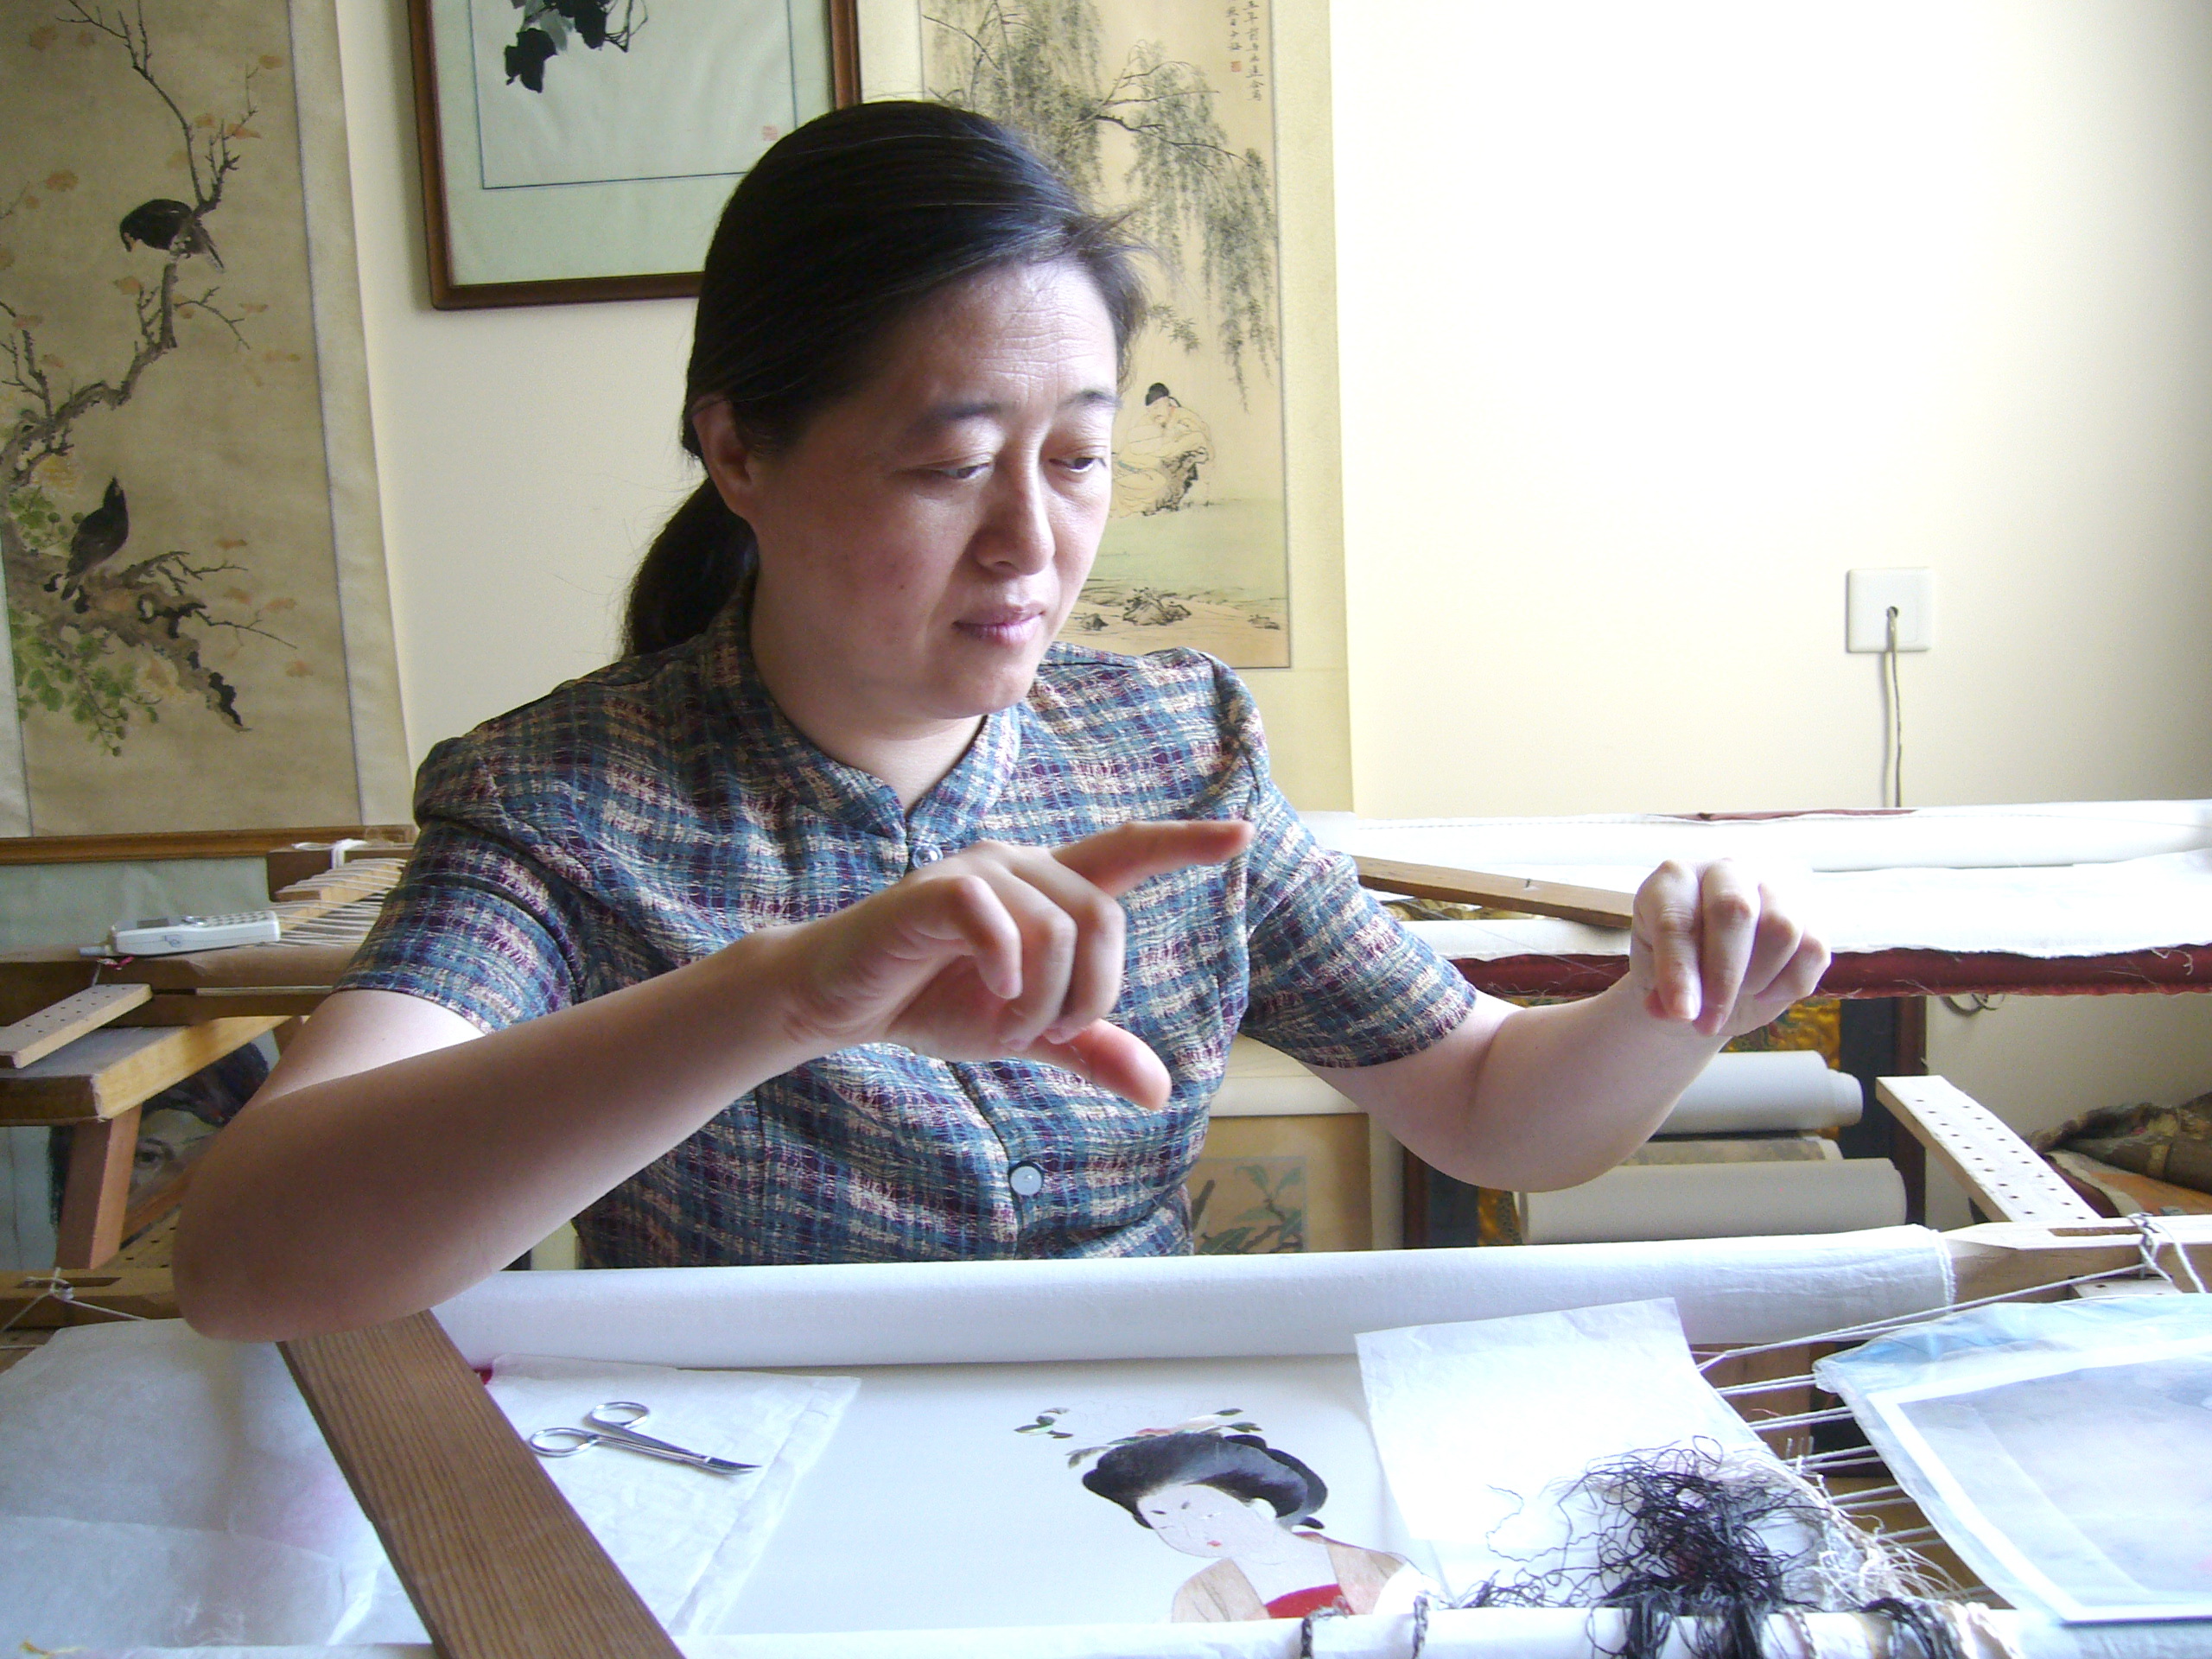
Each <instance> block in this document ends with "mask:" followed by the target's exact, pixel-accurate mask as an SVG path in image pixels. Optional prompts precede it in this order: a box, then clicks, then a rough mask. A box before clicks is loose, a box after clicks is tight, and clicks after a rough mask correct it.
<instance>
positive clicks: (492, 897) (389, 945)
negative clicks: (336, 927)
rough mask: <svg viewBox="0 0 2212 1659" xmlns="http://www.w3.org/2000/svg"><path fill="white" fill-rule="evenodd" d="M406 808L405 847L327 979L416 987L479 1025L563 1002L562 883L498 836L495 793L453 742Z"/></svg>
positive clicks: (500, 818) (383, 987) (410, 991)
mask: <svg viewBox="0 0 2212 1659" xmlns="http://www.w3.org/2000/svg"><path fill="white" fill-rule="evenodd" d="M415 811H416V820H417V822H419V823H421V825H422V836H421V838H420V839H419V840H418V841H417V842H416V846H415V852H414V855H413V856H412V857H411V858H410V859H409V860H408V863H407V869H406V873H405V874H404V875H402V876H401V878H400V880H399V885H398V886H397V887H396V888H394V889H393V891H392V893H391V897H390V898H388V899H385V903H384V906H383V907H382V908H381V910H380V911H379V912H378V918H377V922H376V925H375V926H374V927H372V929H371V930H370V931H369V936H368V938H367V939H366V940H365V941H364V942H363V944H362V946H361V949H360V950H359V952H357V953H356V955H355V956H354V958H353V963H352V964H351V965H350V966H349V967H348V968H347V969H346V973H345V975H344V976H343V977H342V978H341V979H340V981H339V984H338V988H339V989H340V990H346V991H398V992H401V993H403V994H404V995H409V996H419V997H421V998H423V1000H424V1001H430V1002H435V1003H436V1004H438V1005H439V1006H440V1007H445V1008H450V1009H451V1010H452V1011H453V1012H454V1013H455V1014H459V1015H461V1018H462V1019H464V1020H467V1021H468V1022H469V1023H470V1024H471V1025H474V1026H475V1027H477V1028H478V1029H479V1030H481V1031H487V1032H488V1031H497V1030H499V1029H501V1028H502V1027H507V1026H512V1025H519V1024H520V1023H521V1022H522V1021H524V1020H534V1019H536V1018H537V1016H538V1015H540V1014H550V1013H551V1012H552V1011H553V1010H554V1009H556V1008H561V1007H567V1006H568V1005H569V1003H570V1002H572V1001H575V1000H576V994H575V986H576V984H577V982H578V980H579V977H580V975H579V970H578V966H577V962H576V958H575V949H574V946H575V931H574V929H573V928H572V927H571V926H570V925H569V921H568V918H567V916H566V914H565V908H566V907H565V905H564V903H563V900H564V898H565V893H564V891H563V887H562V886H561V884H560V883H559V882H558V881H556V880H554V879H553V878H551V877H549V876H548V875H547V874H545V873H544V872H543V870H542V869H541V868H539V867H538V865H537V863H536V862H535V861H533V860H532V859H531V857H530V856H529V855H528V854H527V853H526V852H525V851H524V850H523V848H522V845H521V844H520V840H519V838H518V837H516V836H510V835H507V834H503V833H502V831H503V830H505V829H507V828H508V826H507V825H506V824H505V815H504V813H503V812H502V811H501V810H500V808H499V802H498V800H497V798H496V791H493V788H492V786H491V784H490V781H489V779H487V778H486V775H485V772H484V768H483V766H482V764H481V762H480V760H477V758H476V757H475V756H474V754H472V753H469V752H468V751H467V747H466V746H465V742H464V743H447V744H441V745H440V746H439V747H438V748H437V749H435V750H433V751H432V752H431V754H430V758H429V760H425V761H424V762H423V770H422V772H421V774H420V775H419V776H418V778H417V779H416V805H415Z"/></svg>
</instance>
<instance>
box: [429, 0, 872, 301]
mask: <svg viewBox="0 0 2212 1659" xmlns="http://www.w3.org/2000/svg"><path fill="white" fill-rule="evenodd" d="M853 5H854V0H409V12H410V26H411V32H412V40H413V48H414V57H415V113H416V130H417V133H418V136H419V137H420V139H421V145H422V155H423V211H424V216H425V220H426V224H427V227H428V232H429V270H430V299H431V302H432V303H433V304H435V305H436V306H438V307H440V308H446V309H452V308H466V307H471V306H487V305H550V304H559V303H563V302H570V301H579V300H635V299H663V298H671V297H676V296H683V295H689V294H696V293H697V292H698V289H699V277H698V266H699V262H700V258H701V256H702V254H703V253H704V252H705V251H706V247H707V242H708V238H709V237H710V236H711V235H712V233H713V231H714V226H715V219H716V218H717V217H718V216H719V215H720V213H721V207H722V204H723V202H725V201H726V200H728V198H729V193H730V190H731V188H732V187H733V186H734V184H735V183H736V181H737V180H738V179H739V178H740V177H741V176H742V175H743V174H744V173H745V171H746V169H747V168H750V167H751V166H752V165H753V162H755V161H757V160H758V159H759V158H760V155H761V152H762V151H764V150H766V149H767V148H768V146H769V145H770V144H772V143H775V141H776V140H777V139H778V138H780V137H782V136H783V135H784V134H785V133H786V132H789V131H790V130H791V129H792V128H793V127H796V126H799V125H801V124H804V123H805V122H807V121H809V120H811V119H812V118H814V117H816V116H817V115H820V114H821V113H822V112H823V111H825V110H828V109H830V108H832V107H834V106H835V105H842V104H849V103H852V102H854V101H855V99H857V98H858V97H859V95H860V70H859V62H860V59H859V48H858V39H857V35H856V32H855V22H854V16H853Z"/></svg>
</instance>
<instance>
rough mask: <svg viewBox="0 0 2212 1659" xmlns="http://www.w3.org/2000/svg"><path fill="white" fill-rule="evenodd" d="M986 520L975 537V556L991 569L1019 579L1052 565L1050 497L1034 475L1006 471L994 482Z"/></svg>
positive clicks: (1042, 481)
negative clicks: (1016, 576) (1010, 574)
mask: <svg viewBox="0 0 2212 1659" xmlns="http://www.w3.org/2000/svg"><path fill="white" fill-rule="evenodd" d="M995 481H996V482H997V483H998V485H999V488H998V489H996V490H995V492H994V493H993V495H992V500H991V511H990V515H989V517H988V518H987V519H986V520H985V521H984V523H983V525H982V531H981V532H980V534H979V535H978V536H977V537H976V556H978V557H979V558H981V559H982V562H983V563H986V564H988V565H990V566H991V567H992V568H993V569H1001V570H1006V571H1009V572H1013V573H1016V574H1020V575H1029V574H1031V573H1032V572H1034V571H1038V570H1042V569H1045V568H1046V566H1047V565H1049V564H1050V563H1052V548H1053V538H1052V514H1051V512H1050V507H1051V497H1050V496H1049V494H1048V493H1047V492H1046V488H1045V481H1044V480H1043V479H1042V478H1040V477H1039V476H1038V475H1037V474H1035V473H1034V472H1032V471H1025V470H1024V469H1021V468H1016V467H1006V468H1003V469H1001V471H1000V473H999V474H998V475H997V479H996V480H995Z"/></svg>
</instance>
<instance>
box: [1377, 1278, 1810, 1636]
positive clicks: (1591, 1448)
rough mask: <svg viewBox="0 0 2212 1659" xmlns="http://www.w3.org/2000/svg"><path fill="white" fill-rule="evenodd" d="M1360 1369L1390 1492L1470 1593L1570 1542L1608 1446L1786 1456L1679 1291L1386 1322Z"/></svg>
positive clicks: (1446, 1574)
mask: <svg viewBox="0 0 2212 1659" xmlns="http://www.w3.org/2000/svg"><path fill="white" fill-rule="evenodd" d="M1359 1369H1360V1379H1361V1382H1362V1383H1363V1386H1364V1388H1365V1389H1366V1394H1367V1411H1368V1421H1369V1424H1370V1427H1372V1428H1373V1429H1374V1432H1375V1444H1376V1447H1377V1448H1378V1449H1379V1451H1380V1452H1381V1454H1382V1459H1383V1472H1384V1473H1385V1475H1386V1476H1387V1477H1388V1478H1389V1482H1390V1492H1391V1496H1392V1497H1395V1499H1396V1500H1397V1503H1398V1510H1399V1513H1400V1514H1401V1515H1402V1516H1404V1518H1405V1522H1406V1525H1407V1527H1408V1529H1409V1530H1410V1531H1411V1532H1412V1533H1413V1535H1414V1536H1415V1537H1416V1538H1418V1539H1420V1540H1421V1541H1423V1542H1424V1543H1426V1544H1427V1545H1428V1546H1429V1547H1430V1548H1431V1549H1433V1551H1434V1552H1435V1556H1436V1563H1437V1567H1438V1569H1439V1571H1440V1573H1441V1574H1442V1576H1443V1578H1444V1580H1445V1582H1446V1588H1447V1589H1449V1590H1450V1591H1451V1592H1452V1593H1453V1594H1455V1595H1463V1594H1465V1593H1466V1592H1468V1591H1469V1590H1471V1589H1472V1588H1473V1587H1474V1586H1476V1585H1478V1584H1479V1583H1481V1582H1482V1581H1483V1580H1484V1579H1486V1578H1489V1577H1490V1576H1491V1574H1493V1573H1510V1572H1512V1571H1514V1570H1515V1569H1516V1568H1518V1567H1521V1566H1522V1565H1523V1564H1525V1563H1526V1562H1528V1561H1529V1560H1531V1559H1532V1558H1534V1557H1535V1556H1538V1555H1539V1554H1544V1553H1545V1552H1549V1551H1555V1550H1558V1549H1559V1548H1561V1547H1562V1546H1563V1545H1565V1544H1566V1542H1567V1535H1568V1531H1569V1518H1568V1515H1567V1512H1564V1511H1562V1510H1561V1508H1560V1503H1559V1502H1558V1501H1557V1499H1558V1495H1559V1488H1560V1484H1561V1483H1562V1482H1563V1481H1567V1480H1572V1479H1573V1478H1576V1477H1578V1476H1580V1474H1581V1473H1582V1472H1583V1471H1585V1470H1586V1469H1587V1468H1589V1466H1590V1465H1592V1464H1594V1463H1597V1462H1599V1460H1601V1459H1608V1458H1614V1457H1618V1456H1620V1455H1622V1454H1624V1453H1626V1452H1639V1451H1652V1450H1657V1449H1662V1448H1668V1447H1674V1446H1681V1445H1683V1444H1685V1443H1687V1442H1688V1441H1690V1440H1694V1439H1701V1440H1708V1441H1710V1442H1712V1443H1713V1446H1716V1447H1717V1448H1718V1449H1719V1451H1720V1452H1722V1453H1723V1454H1724V1455H1726V1456H1730V1457H1740V1458H1743V1459H1747V1460H1751V1461H1754V1462H1758V1463H1761V1464H1765V1465H1771V1466H1773V1467H1776V1468H1777V1469H1778V1468H1779V1467H1780V1465H1779V1463H1778V1461H1777V1459H1775V1458H1774V1456H1773V1454H1772V1453H1771V1452H1769V1451H1768V1450H1767V1449H1766V1446H1765V1445H1764V1442H1762V1441H1761V1440H1759V1438H1758V1435H1756V1434H1754V1433H1751V1429H1750V1428H1749V1427H1747V1426H1746V1425H1745V1422H1744V1420H1743V1419H1742V1418H1741V1417H1739V1416H1738V1415H1737V1414H1736V1413H1735V1412H1734V1411H1732V1409H1730V1408H1729V1406H1728V1405H1727V1402H1725V1401H1723V1400H1722V1399H1721V1398H1720V1396H1719V1395H1717V1394H1715V1393H1714V1392H1713V1389H1712V1388H1711V1386H1710V1385H1708V1384H1707V1383H1706V1381H1705V1380H1704V1379H1703V1378H1702V1377H1700V1376H1699V1375H1698V1374H1697V1368H1696V1366H1695V1365H1694V1363H1692V1361H1691V1358H1690V1351H1689V1346H1688V1343H1686V1342H1685V1341H1684V1340H1683V1338H1682V1330H1681V1321H1680V1320H1679V1319H1677V1318H1676V1316H1675V1307H1674V1304H1673V1303H1671V1302H1669V1301H1663V1300H1658V1301H1641V1302H1627V1303H1620V1304H1616V1305H1614V1306H1604V1307H1583V1308H1573V1309H1569V1310H1567V1311H1565V1312H1561V1313H1535V1314H1526V1315H1522V1316H1521V1317H1518V1318H1514V1319H1483V1320H1478V1321H1473V1322H1470V1323H1466V1324H1459V1325H1426V1326H1419V1327H1415V1328H1414V1329H1410V1330H1403V1331H1378V1332H1370V1333H1369V1334H1366V1335H1363V1336H1362V1337H1361V1338H1360V1339H1359ZM1575 1513H1576V1514H1578V1515H1580V1511H1576V1512H1575ZM1589 1518H1590V1517H1588V1516H1581V1519H1582V1520H1583V1521H1584V1522H1587V1520H1588V1519H1589Z"/></svg>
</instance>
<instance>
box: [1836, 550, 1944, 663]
mask: <svg viewBox="0 0 2212 1659" xmlns="http://www.w3.org/2000/svg"><path fill="white" fill-rule="evenodd" d="M1843 591H1844V639H1843V648H1844V649H1845V650H1846V651H1886V650H1888V649H1889V645H1890V630H1889V622H1890V618H1889V613H1890V607H1891V606H1895V607H1897V649H1898V650H1899V651H1927V650H1929V648H1931V647H1932V646H1933V645H1935V643H1936V573H1935V572H1934V571H1933V570H1927V569H1909V570H1853V571H1851V572H1849V573H1847V575H1846V576H1845V577H1844V590H1843Z"/></svg>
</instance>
